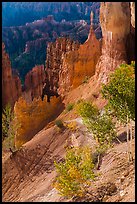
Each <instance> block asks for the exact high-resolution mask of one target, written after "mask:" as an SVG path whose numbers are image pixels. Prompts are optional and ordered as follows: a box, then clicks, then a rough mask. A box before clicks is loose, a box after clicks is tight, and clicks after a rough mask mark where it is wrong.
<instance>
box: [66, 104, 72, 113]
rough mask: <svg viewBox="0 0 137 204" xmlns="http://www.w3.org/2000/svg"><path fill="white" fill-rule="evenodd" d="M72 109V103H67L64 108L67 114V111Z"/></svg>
mask: <svg viewBox="0 0 137 204" xmlns="http://www.w3.org/2000/svg"><path fill="white" fill-rule="evenodd" d="M73 108H74V103H69V104H68V105H67V107H66V111H67V112H69V111H71V110H73Z"/></svg>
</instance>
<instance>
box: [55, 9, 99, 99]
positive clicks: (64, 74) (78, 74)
mask: <svg viewBox="0 0 137 204" xmlns="http://www.w3.org/2000/svg"><path fill="white" fill-rule="evenodd" d="M90 20H91V25H90V32H89V35H88V39H87V40H86V42H85V43H84V44H83V45H80V46H79V48H78V49H75V50H74V49H73V50H71V51H70V52H68V53H65V54H64V55H63V56H62V65H61V69H60V70H59V83H58V84H59V88H58V93H59V94H60V95H62V96H64V95H66V94H67V93H68V91H70V90H72V89H74V88H76V87H78V86H79V85H80V84H82V83H83V82H84V81H86V80H87V78H90V77H91V76H93V75H94V74H95V66H96V63H97V61H98V59H99V56H100V54H101V41H99V40H98V39H97V38H96V35H95V33H94V29H93V13H92V12H91V16H90Z"/></svg>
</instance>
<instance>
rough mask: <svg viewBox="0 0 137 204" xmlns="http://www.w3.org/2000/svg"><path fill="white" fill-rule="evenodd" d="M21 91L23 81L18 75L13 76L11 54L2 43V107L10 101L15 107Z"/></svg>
mask: <svg viewBox="0 0 137 204" xmlns="http://www.w3.org/2000/svg"><path fill="white" fill-rule="evenodd" d="M21 92H22V91H21V81H20V79H19V77H18V76H13V74H12V69H11V63H10V59H9V55H8V54H7V53H6V52H5V45H4V43H2V107H3V108H4V107H5V106H6V105H7V104H8V103H9V104H10V105H11V106H12V107H13V106H14V103H15V101H16V100H17V99H18V98H19V96H20V95H21Z"/></svg>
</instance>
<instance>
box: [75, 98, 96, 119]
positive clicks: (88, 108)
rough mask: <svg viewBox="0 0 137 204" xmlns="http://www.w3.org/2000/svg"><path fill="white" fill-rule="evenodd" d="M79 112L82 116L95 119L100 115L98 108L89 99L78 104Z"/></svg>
mask: <svg viewBox="0 0 137 204" xmlns="http://www.w3.org/2000/svg"><path fill="white" fill-rule="evenodd" d="M77 112H78V114H79V115H80V116H81V117H82V118H85V119H86V118H87V119H94V118H96V116H97V115H98V113H99V112H98V109H97V108H96V107H95V106H93V105H92V103H90V102H87V101H82V102H80V103H78V104H77Z"/></svg>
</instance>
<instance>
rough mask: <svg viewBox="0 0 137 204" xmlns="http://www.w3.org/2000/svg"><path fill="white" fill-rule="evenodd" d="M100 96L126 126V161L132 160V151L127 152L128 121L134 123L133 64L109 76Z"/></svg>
mask: <svg viewBox="0 0 137 204" xmlns="http://www.w3.org/2000/svg"><path fill="white" fill-rule="evenodd" d="M102 94H103V97H104V98H105V99H108V106H109V108H110V109H111V110H112V111H113V113H114V115H115V116H116V117H117V119H118V120H120V121H121V122H122V123H123V124H126V125H127V144H128V159H129V160H130V159H131V160H132V159H133V158H132V151H131V150H129V148H130V147H129V121H130V122H131V120H133V121H135V63H134V62H132V63H131V65H127V64H122V65H120V67H118V68H117V69H116V70H115V72H114V73H113V74H112V75H111V76H110V81H109V83H108V84H107V85H103V89H102ZM131 135H132V131H131ZM131 139H132V138H131Z"/></svg>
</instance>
